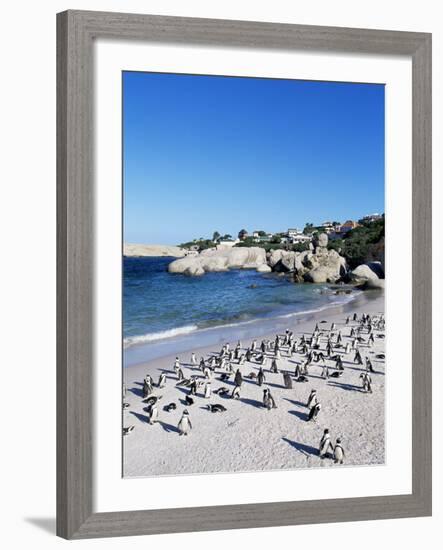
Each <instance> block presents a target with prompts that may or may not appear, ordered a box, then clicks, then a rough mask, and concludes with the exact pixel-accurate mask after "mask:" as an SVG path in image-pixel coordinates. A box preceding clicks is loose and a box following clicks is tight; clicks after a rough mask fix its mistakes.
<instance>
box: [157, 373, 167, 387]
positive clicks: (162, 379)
mask: <svg viewBox="0 0 443 550" xmlns="http://www.w3.org/2000/svg"><path fill="white" fill-rule="evenodd" d="M165 385H166V374H165V373H164V372H162V373H161V374H160V376H159V378H158V383H157V386H158V387H159V388H163V387H164V386H165Z"/></svg>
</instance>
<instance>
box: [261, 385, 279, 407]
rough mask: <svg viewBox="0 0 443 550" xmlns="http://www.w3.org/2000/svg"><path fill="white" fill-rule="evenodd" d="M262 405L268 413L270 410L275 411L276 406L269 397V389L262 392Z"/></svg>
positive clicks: (270, 396)
mask: <svg viewBox="0 0 443 550" xmlns="http://www.w3.org/2000/svg"><path fill="white" fill-rule="evenodd" d="M263 405H264V406H265V407H266V409H268V411H270V410H271V409H276V408H277V405H276V404H275V401H274V398H273V397H272V395H271V392H270V391H269V389H266V390H263Z"/></svg>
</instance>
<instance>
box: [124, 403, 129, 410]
mask: <svg viewBox="0 0 443 550" xmlns="http://www.w3.org/2000/svg"><path fill="white" fill-rule="evenodd" d="M130 406H131V405H130V404H129V403H123V410H125V409H129V407H130Z"/></svg>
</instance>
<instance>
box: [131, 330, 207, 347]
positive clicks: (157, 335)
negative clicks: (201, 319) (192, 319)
mask: <svg viewBox="0 0 443 550" xmlns="http://www.w3.org/2000/svg"><path fill="white" fill-rule="evenodd" d="M197 329H198V327H197V325H189V326H185V327H177V328H171V329H169V330H161V331H159V332H148V333H147V334H141V335H139V336H128V337H127V338H125V339H124V341H123V344H124V347H125V348H129V347H130V346H134V345H136V344H146V343H147V342H153V341H155V340H163V339H165V338H173V337H174V336H180V335H181V334H189V333H190V332H194V330H197Z"/></svg>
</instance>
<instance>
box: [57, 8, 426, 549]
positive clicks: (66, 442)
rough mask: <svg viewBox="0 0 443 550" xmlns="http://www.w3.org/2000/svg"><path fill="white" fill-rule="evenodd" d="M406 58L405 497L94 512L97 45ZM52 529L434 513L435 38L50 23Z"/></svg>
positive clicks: (208, 24)
mask: <svg viewBox="0 0 443 550" xmlns="http://www.w3.org/2000/svg"><path fill="white" fill-rule="evenodd" d="M97 38H113V39H121V40H143V41H151V42H165V43H166V42H175V43H185V44H189V43H194V44H207V45H214V46H217V45H223V46H237V47H249V48H268V49H286V50H316V51H340V52H348V53H368V54H382V55H383V54H387V55H402V56H409V57H410V58H411V59H412V106H411V108H412V118H413V136H412V170H413V172H412V173H413V189H412V204H413V214H412V215H413V220H412V223H413V233H412V247H413V265H412V270H413V274H412V275H413V297H412V302H413V303H412V308H413V330H412V334H411V338H412V365H413V369H412V382H413V388H412V407H413V408H412V494H404V495H403V494H400V495H394V496H378V497H361V498H345V499H332V500H317V501H315V500H311V501H302V502H296V501H295V502H266V503H261V504H244V505H232V506H211V507H198V508H181V509H158V510H137V511H130V512H110V513H94V512H93V468H92V458H93V447H94V441H93V432H92V425H93V418H92V410H93V407H92V403H93V347H94V342H93V311H92V303H93V270H94V256H93V215H94V208H93V201H94V193H93V184H92V182H93V128H92V121H93V42H94V40H95V39H97ZM57 210H58V216H57V256H58V258H57V265H58V268H57V302H58V305H57V534H58V535H59V536H61V537H64V538H67V539H81V538H87V537H110V536H122V535H146V534H154V533H168V532H169V533H176V532H188V531H209V530H217V529H240V528H247V527H267V526H279V525H298V524H306V523H325V522H341V521H355V520H370V519H384V518H403V517H414V516H427V515H431V502H432V498H431V35H430V34H427V33H414V32H398V31H381V30H366V29H352V28H333V27H317V26H301V25H288V24H277V23H256V22H247V21H230V20H214V19H196V18H181V17H163V16H157V15H136V14H124V13H101V12H88V11H66V12H63V13H60V14H58V16H57Z"/></svg>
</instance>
